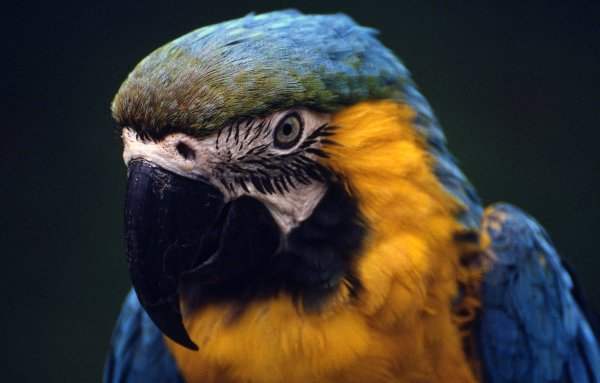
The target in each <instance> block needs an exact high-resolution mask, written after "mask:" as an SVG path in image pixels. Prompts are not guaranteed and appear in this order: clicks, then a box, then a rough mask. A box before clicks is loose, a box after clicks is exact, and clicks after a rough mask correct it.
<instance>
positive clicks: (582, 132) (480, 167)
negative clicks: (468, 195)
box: [0, 0, 600, 382]
mask: <svg viewBox="0 0 600 383" xmlns="http://www.w3.org/2000/svg"><path fill="white" fill-rule="evenodd" d="M99 3H101V5H94V6H84V5H83V4H84V3H80V4H79V5H76V4H77V3H75V5H67V4H58V3H55V2H45V5H43V6H42V5H35V4H30V5H27V6H21V8H18V9H3V13H4V16H5V18H6V19H7V21H6V22H4V24H3V28H5V29H6V30H5V31H4V34H3V37H4V39H3V45H4V47H3V59H2V60H3V61H4V63H3V64H5V65H6V64H8V65H9V67H10V68H12V69H11V70H5V71H4V73H3V74H4V76H3V77H4V84H5V85H4V86H3V90H4V95H5V98H6V100H5V102H4V108H5V109H6V110H5V112H4V113H3V115H4V121H3V122H2V124H3V127H2V128H3V129H2V132H3V134H2V140H0V142H1V145H2V147H1V150H0V153H1V156H2V157H1V161H0V174H2V181H1V182H2V188H1V189H0V190H2V203H3V208H2V214H1V218H0V222H1V225H2V227H1V234H0V236H1V238H2V244H3V245H2V249H3V253H2V262H3V267H2V274H3V275H2V277H0V281H1V282H0V283H2V284H3V285H4V286H1V287H2V288H3V290H2V291H3V292H4V294H3V295H4V296H6V298H5V299H4V305H3V306H2V307H3V308H2V314H1V315H2V320H3V322H4V323H2V326H1V327H0V329H1V330H0V335H1V336H2V338H1V339H2V340H3V345H2V349H3V350H4V352H5V353H6V355H5V356H4V357H3V358H2V360H3V362H5V363H6V366H5V367H4V368H3V370H4V372H3V373H2V378H0V380H2V381H4V382H12V381H25V382H28V381H46V382H97V381H99V379H100V375H101V368H102V364H103V358H104V354H105V351H106V348H107V343H108V339H109V335H110V331H111V328H112V325H113V322H114V319H115V317H116V315H117V312H118V310H119V305H120V302H121V299H122V297H123V295H124V294H125V292H126V291H127V289H128V278H127V273H126V266H125V260H124V256H123V243H122V235H121V225H122V223H121V210H122V196H123V191H124V179H125V168H124V166H123V164H122V162H121V159H120V150H121V147H120V142H119V139H118V136H117V134H116V133H115V131H114V129H113V122H112V121H111V118H110V114H109V103H110V101H111V98H112V96H113V94H114V93H115V91H116V90H117V88H118V86H119V84H120V82H121V81H122V80H123V79H124V78H125V76H126V75H127V73H128V71H129V70H131V69H132V67H133V66H134V65H135V63H136V62H137V61H138V60H140V59H141V58H142V57H144V56H145V55H146V54H147V53H149V52H150V51H151V50H153V49H154V48H156V47H158V46H159V45H161V44H163V43H165V42H167V41H169V40H171V39H173V38H175V37H177V36H179V35H181V34H183V33H185V32H188V31H190V30H192V29H195V28H197V27H200V26H203V25H207V24H211V23H215V22H219V21H222V20H226V19H230V18H234V17H239V16H242V15H244V14H246V13H247V12H249V11H252V10H255V11H258V12H262V11H266V10H271V9H280V8H287V7H292V6H295V7H298V8H300V9H302V10H304V11H306V12H328V13H329V12H336V11H344V12H346V13H348V14H350V15H351V16H353V17H354V18H355V19H356V20H357V21H359V22H360V23H362V24H365V25H368V26H372V27H376V28H378V29H379V30H380V31H381V39H382V40H383V42H384V43H385V44H386V45H388V46H389V47H390V48H392V49H393V50H394V51H395V52H396V53H397V54H398V55H399V56H400V57H401V58H402V59H403V60H404V62H405V64H406V65H407V66H408V67H409V68H410V69H411V70H412V72H413V74H414V77H415V78H416V81H417V83H418V84H420V87H421V89H422V91H423V92H424V94H425V95H426V96H427V97H428V98H429V100H430V102H431V104H432V105H433V107H434V109H435V110H436V112H437V115H438V117H439V119H440V120H441V122H442V125H443V126H444V127H445V130H446V133H447V135H448V137H449V142H450V147H451V149H452V151H453V152H454V153H455V154H456V156H457V157H458V159H459V160H460V163H461V166H462V168H463V169H464V171H465V172H466V174H467V175H468V176H469V177H470V179H471V180H472V182H473V183H474V184H475V185H476V187H477V188H478V190H479V193H480V194H481V196H482V197H483V199H484V200H485V201H486V202H491V201H496V200H506V201H511V202H513V203H515V204H517V205H519V206H521V207H523V208H524V209H526V210H527V211H529V212H531V213H532V214H533V215H534V216H536V217H537V218H538V219H539V220H540V221H541V222H542V223H543V224H544V225H545V226H546V228H547V229H548V230H549V232H550V234H551V235H552V238H553V239H554V242H555V244H556V246H557V247H558V249H559V251H560V253H561V254H563V255H564V256H565V257H567V258H568V260H569V261H571V263H572V264H573V265H574V266H575V267H576V269H577V271H578V274H579V276H580V277H581V279H582V281H583V284H584V286H585V288H586V289H587V291H588V294H589V296H590V298H591V300H592V301H593V305H594V306H595V308H596V309H598V308H600V291H598V287H599V286H600V282H598V277H597V276H596V274H597V273H596V271H597V268H598V265H599V263H600V255H599V254H598V251H597V242H598V238H599V236H600V232H599V229H600V223H599V222H598V221H599V219H600V210H599V202H600V199H599V193H598V186H599V176H598V172H599V171H600V166H599V165H600V153H599V152H600V150H599V148H598V139H599V138H600V134H599V133H598V129H599V128H600V96H599V90H600V73H599V72H600V45H599V42H600V12H599V10H600V9H599V7H598V5H593V3H592V2H589V3H575V4H574V3H572V2H571V3H570V4H571V5H570V6H568V5H567V4H568V3H569V2H544V3H540V4H539V5H533V4H532V3H530V4H531V5H529V6H527V7H525V6H522V5H511V4H510V2H506V1H502V2H498V3H500V4H502V6H501V7H493V6H488V7H483V6H477V7H476V6H474V5H461V6H458V5H454V6H450V5H443V3H457V2H448V1H430V2H428V1H411V2H403V1H398V2H396V5H394V6H391V5H386V4H382V3H376V2H374V1H365V2H362V3H359V2H352V3H350V2H337V3H334V2H308V1H302V2H295V3H287V2H277V1H269V2H266V1H260V2H257V1H246V2H236V3H232V2H226V1H223V0H215V1H212V2H205V3H202V2H199V1H195V2H189V3H182V2H168V1H160V2H158V1H154V2H150V1H144V2H138V3H136V4H133V3H129V4H125V3H123V2H117V1H114V2H107V1H104V2H99ZM321 3H326V4H327V5H318V4H321ZM458 3H461V2H458ZM472 3H479V2H472ZM519 3H520V2H515V4H519ZM257 4H258V5H257ZM461 4H466V3H461ZM544 4H545V5H544ZM596 4H597V2H596ZM7 52H8V53H7ZM6 292H8V294H7V293H6ZM3 364H4V363H3ZM7 374H8V377H7Z"/></svg>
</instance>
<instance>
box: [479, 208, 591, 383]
mask: <svg viewBox="0 0 600 383" xmlns="http://www.w3.org/2000/svg"><path fill="white" fill-rule="evenodd" d="M482 244H483V246H484V248H485V254H486V256H487V257H486V258H487V259H488V261H489V265H488V268H487V270H486V273H485V276H484V278H483V285H482V292H481V294H482V296H481V300H482V306H483V309H482V314H481V318H480V322H479V326H480V327H479V345H480V352H481V361H482V364H483V368H484V371H485V375H486V376H487V379H486V380H487V381H490V382H525V381H526V382H534V383H537V382H539V383H542V382H577V383H585V382H600V352H599V348H598V342H597V339H596V337H595V335H594V333H593V331H592V328H591V326H590V322H589V320H590V319H589V318H588V317H587V316H586V314H585V312H584V306H583V303H582V302H581V300H580V299H579V297H578V293H577V291H576V289H575V288H574V280H573V277H572V275H570V273H569V272H568V270H567V269H566V268H565V265H564V264H563V263H562V261H561V259H560V257H559V256H558V254H557V253H556V251H555V249H554V247H553V246H552V244H551V242H550V240H549V238H548V236H547V234H546V232H545V231H544V229H543V228H542V227H541V226H540V225H539V224H538V223H537V222H536V221H535V220H534V219H533V218H531V217H530V216H528V215H527V214H525V213H524V212H522V211H521V210H519V209H518V208H515V207H514V206H511V205H508V204H496V205H493V206H491V207H489V208H488V209H486V212H485V214H484V218H483V223H482Z"/></svg>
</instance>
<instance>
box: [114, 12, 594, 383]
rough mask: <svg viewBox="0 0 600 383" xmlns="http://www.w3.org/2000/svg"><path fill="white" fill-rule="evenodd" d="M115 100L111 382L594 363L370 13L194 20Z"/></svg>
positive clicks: (561, 371) (503, 213) (545, 278)
mask: <svg viewBox="0 0 600 383" xmlns="http://www.w3.org/2000/svg"><path fill="white" fill-rule="evenodd" d="M112 113H113V116H114V118H115V120H116V122H117V125H118V127H119V129H120V131H121V135H122V140H123V145H124V150H123V158H124V161H125V164H126V165H127V192H126V201H125V239H126V241H125V242H126V254H127V261H128V267H129V272H130V276H131V281H132V284H133V290H132V291H131V292H130V293H129V295H128V296H127V298H126V300H125V303H124V306H123V309H122V312H121V314H120V316H119V318H118V321H117V325H116V329H115V331H114V334H113V336H112V340H111V346H110V351H109V355H108V359H107V362H106V365H105V371H104V381H105V382H107V383H109V382H133V383H135V382H154V381H156V382H189V383H193V382H203V383H204V382H206V383H208V382H231V383H235V382H286V383H295V382H492V383H504V382H535V383H542V382H548V383H549V382H576V383H585V382H600V354H599V349H598V342H597V339H596V336H595V334H594V332H593V327H592V325H593V323H592V317H591V316H590V315H589V314H588V313H587V311H586V310H587V309H586V308H585V306H584V304H583V300H582V296H581V294H580V292H579V290H578V289H577V288H576V285H575V281H574V279H573V276H572V274H571V273H570V272H569V271H568V269H567V268H566V266H565V265H564V263H563V262H562V261H561V259H560V257H559V256H558V254H557V253H556V251H555V249H554V248H553V246H552V244H551V242H550V240H549V238H548V236H547V235H546V233H545V232H544V230H543V228H542V227H541V226H540V225H539V224H538V223H537V222H536V221H535V220H534V219H533V218H532V217H530V216H528V215H527V214H526V213H524V212H523V211H521V210H519V209H518V208H516V207H514V206H511V205H508V204H495V205H492V206H490V207H487V208H486V209H484V208H483V207H482V205H481V202H480V200H479V199H478V196H477V194H476V192H475V190H474V188H473V187H472V186H471V184H470V183H469V181H468V180H467V179H466V177H465V176H464V175H463V173H462V172H461V170H460V169H459V168H458V167H457V165H456V163H455V161H454V160H453V157H452V156H451V155H450V153H449V151H448V149H447V147H446V140H445V137H444V134H443V132H442V130H441V128H440V125H439V123H438V121H437V120H436V118H435V116H434V114H433V113H432V110H431V108H430V106H429V105H428V103H427V101H426V100H425V98H424V97H423V96H422V95H421V94H420V93H419V91H418V90H417V88H416V86H415V84H414V82H413V81H412V79H411V77H410V75H409V72H408V71H407V69H406V68H405V67H404V66H403V64H402V63H401V62H400V61H399V60H398V59H397V58H396V57H395V56H394V54H393V53H392V52H391V51H390V50H388V49H387V48H385V47H384V46H383V45H382V44H381V43H380V42H379V41H378V40H377V38H376V32H375V31H374V30H373V29H370V28H365V27H362V26H359V25H357V24H356V23H355V22H354V21H353V20H352V19H351V18H350V17H348V16H346V15H344V14H334V15H305V14H302V13H300V12H298V11H293V10H289V11H278V12H272V13H266V14H260V15H254V14H250V15H248V16H246V17H243V18H240V19H236V20H232V21H227V22H223V23H220V24H216V25H212V26H208V27H204V28H200V29H198V30H195V31H193V32H191V33H189V34H186V35H184V36H182V37H180V38H178V39H176V40H174V41H172V42H170V43H168V44H166V45H164V46H163V47H161V48H159V49H158V50H156V51H154V52H153V53H151V54H150V55H149V56H147V57H146V58H145V59H143V60H142V61H141V62H140V63H139V64H138V65H137V66H136V67H135V69H134V70H133V72H131V74H130V75H129V76H128V78H127V79H126V80H125V82H124V83H123V84H122V86H121V87H120V89H119V91H118V93H117V94H116V96H115V98H114V100H113V102H112Z"/></svg>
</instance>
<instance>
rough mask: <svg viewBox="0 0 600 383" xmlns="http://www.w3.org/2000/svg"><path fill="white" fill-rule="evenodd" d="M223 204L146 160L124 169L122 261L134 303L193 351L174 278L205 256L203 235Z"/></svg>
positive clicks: (213, 191) (197, 184)
mask: <svg viewBox="0 0 600 383" xmlns="http://www.w3.org/2000/svg"><path fill="white" fill-rule="evenodd" d="M224 205H225V202H224V196H223V194H222V193H221V192H220V191H219V190H218V189H217V188H216V187H214V186H212V185H210V184H209V183H207V182H204V181H202V180H192V179H188V178H185V177H182V176H179V175H176V174H174V173H171V172H169V171H166V170H164V169H162V168H160V167H158V166H156V165H155V164H153V163H151V162H148V161H146V160H139V159H136V160H132V161H131V162H130V163H129V167H128V180H127V194H126V200H125V239H126V246H127V261H128V264H129V272H130V275H131V280H132V283H133V287H134V289H135V291H136V293H137V296H138V298H139V300H140V303H141V304H142V306H143V307H144V309H145V310H146V312H147V313H148V315H149V316H150V318H151V319H152V320H153V321H154V323H155V324H156V325H157V326H158V328H159V329H160V330H161V331H162V332H163V333H164V334H165V335H166V336H168V337H169V338H171V339H172V340H174V341H175V342H177V343H179V344H181V345H182V346H185V347H187V348H190V349H192V350H197V349H198V347H197V346H196V344H195V343H194V342H193V341H192V340H191V339H190V337H189V335H188V333H187V332H186V330H185V328H184V326H183V322H182V317H181V313H180V310H179V281H180V277H181V275H182V274H183V273H185V272H186V271H189V270H191V269H193V268H194V266H196V265H198V264H199V263H201V262H203V261H205V260H206V258H207V256H209V255H210V252H209V251H206V250H207V249H206V247H207V246H211V245H210V244H207V242H210V239H209V237H210V235H208V234H209V233H210V231H211V229H212V228H213V226H214V225H215V222H216V221H217V219H218V217H219V215H220V214H221V211H222V210H223V207H224Z"/></svg>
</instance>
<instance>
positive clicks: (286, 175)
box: [215, 120, 338, 194]
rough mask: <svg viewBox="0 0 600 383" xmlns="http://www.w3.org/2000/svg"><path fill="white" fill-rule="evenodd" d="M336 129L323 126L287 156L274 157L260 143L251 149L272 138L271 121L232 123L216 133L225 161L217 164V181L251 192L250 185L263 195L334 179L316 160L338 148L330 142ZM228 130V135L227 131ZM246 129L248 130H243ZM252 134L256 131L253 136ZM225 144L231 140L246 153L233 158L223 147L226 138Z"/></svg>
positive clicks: (264, 145) (330, 172)
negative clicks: (248, 185) (221, 140)
mask: <svg viewBox="0 0 600 383" xmlns="http://www.w3.org/2000/svg"><path fill="white" fill-rule="evenodd" d="M334 129H336V127H335V126H331V125H328V124H323V125H321V126H319V127H318V128H317V129H315V131H314V132H312V133H311V134H310V135H309V136H308V137H306V139H305V140H304V141H302V142H301V143H300V144H298V145H297V146H296V148H294V149H292V150H291V151H290V152H288V153H283V154H279V155H277V154H273V153H271V152H269V149H270V148H272V146H271V145H270V144H261V145H257V146H254V147H251V148H249V147H250V146H251V145H252V144H253V143H254V142H255V141H256V140H257V138H259V137H260V136H261V135H262V136H263V138H265V137H268V136H270V135H271V131H272V129H271V120H259V121H256V120H255V121H247V120H245V121H243V122H239V123H234V124H231V125H229V126H227V127H225V128H223V129H221V130H220V131H219V132H218V133H217V139H216V143H215V148H216V150H217V151H218V152H219V153H221V156H222V158H223V157H227V159H228V161H224V162H222V163H220V164H219V165H217V168H216V170H215V171H216V172H217V173H218V175H217V179H219V180H228V181H227V182H226V184H224V185H225V187H226V188H227V189H228V190H230V191H231V189H232V188H235V186H238V187H239V188H241V189H242V190H244V191H245V192H248V187H247V183H251V184H252V185H253V186H254V188H255V189H256V190H257V191H258V192H260V193H263V194H284V193H287V192H290V191H291V190H293V189H295V188H297V187H298V186H299V185H309V184H310V183H312V182H313V181H317V182H326V181H327V180H331V179H334V178H335V176H334V174H333V172H332V171H331V170H330V169H328V168H327V167H326V166H324V165H323V164H321V163H319V162H318V161H317V160H315V159H314V158H311V156H314V157H320V158H328V157H329V154H328V153H327V151H326V147H327V146H331V145H338V143H336V142H335V141H333V140H332V139H330V138H329V137H331V136H332V135H333V131H334ZM225 130H226V132H224V131H225ZM240 130H245V131H240ZM251 131H253V132H256V133H254V134H252V133H251ZM225 135H226V138H225V143H228V142H229V141H232V142H233V143H234V145H235V146H236V147H237V150H238V151H240V152H242V153H243V151H244V149H245V148H248V149H247V152H246V153H244V154H241V155H240V156H239V157H238V158H235V159H234V158H233V154H232V153H231V151H230V150H229V149H227V148H225V147H223V145H222V143H220V138H221V137H222V136H225Z"/></svg>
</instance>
